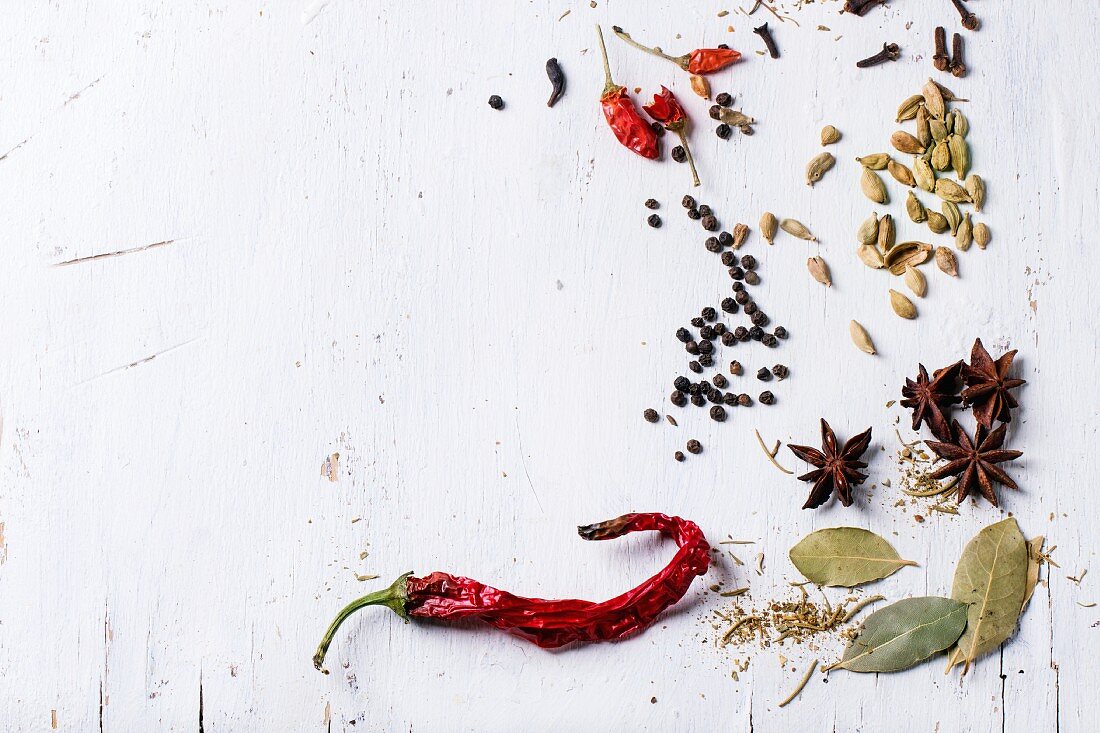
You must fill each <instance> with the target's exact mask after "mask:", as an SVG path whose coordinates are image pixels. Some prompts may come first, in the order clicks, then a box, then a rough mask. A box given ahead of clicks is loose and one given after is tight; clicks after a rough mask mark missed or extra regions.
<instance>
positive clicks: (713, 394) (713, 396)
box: [707, 389, 722, 405]
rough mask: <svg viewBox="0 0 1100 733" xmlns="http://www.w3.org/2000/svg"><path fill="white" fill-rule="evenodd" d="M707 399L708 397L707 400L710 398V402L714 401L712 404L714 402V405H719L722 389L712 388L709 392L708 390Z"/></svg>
mask: <svg viewBox="0 0 1100 733" xmlns="http://www.w3.org/2000/svg"><path fill="white" fill-rule="evenodd" d="M707 399H708V400H710V401H711V402H713V403H714V404H716V405H720V404H722V390H720V389H712V390H711V391H710V392H709V393H708V394H707Z"/></svg>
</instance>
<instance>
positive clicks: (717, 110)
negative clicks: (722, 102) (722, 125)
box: [710, 104, 722, 120]
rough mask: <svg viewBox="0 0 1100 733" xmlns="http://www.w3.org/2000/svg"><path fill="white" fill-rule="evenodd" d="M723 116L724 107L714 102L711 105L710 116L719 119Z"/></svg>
mask: <svg viewBox="0 0 1100 733" xmlns="http://www.w3.org/2000/svg"><path fill="white" fill-rule="evenodd" d="M721 116H722V108H721V107H719V106H718V105H717V104H712V105H711V106H710V118H711V119H712V120H717V119H719V118H720V117H721Z"/></svg>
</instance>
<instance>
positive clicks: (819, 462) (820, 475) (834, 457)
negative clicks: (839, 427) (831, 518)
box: [787, 418, 871, 509]
mask: <svg viewBox="0 0 1100 733" xmlns="http://www.w3.org/2000/svg"><path fill="white" fill-rule="evenodd" d="M870 444H871V428H867V429H866V430H864V431H863V432H862V433H860V434H859V435H857V436H855V437H854V438H850V439H849V440H848V442H847V443H845V444H844V448H842V449H840V450H837V444H836V434H835V433H834V432H833V429H832V428H831V427H829V423H827V422H825V418H822V419H821V450H817V449H816V448H810V447H809V446H805V445H788V446H787V447H788V448H790V449H791V452H792V453H794V454H795V455H796V456H798V457H799V458H801V459H802V460H804V461H806V463H809V464H811V465H813V466H817V469H816V470H814V471H810V472H809V473H805V474H802V475H801V476H799V477H798V479H799V481H813V482H814V487H813V488H812V489H811V490H810V496H809V498H808V499H806V503H805V504H803V505H802V508H803V509H816V508H818V507H819V506H821V505H822V504H824V503H825V502H826V501H827V500H828V499H829V496H830V495H832V493H833V492H834V491H835V492H836V495H837V498H839V499H840V503H841V504H843V505H844V506H851V505H852V486H858V485H859V484H862V483H863V482H864V480H866V478H867V474H865V473H861V472H860V471H859V469H861V468H867V464H866V463H864V462H863V461H861V460H859V458H860V456H862V455H863V452H864V451H865V450H867V446H868V445H870Z"/></svg>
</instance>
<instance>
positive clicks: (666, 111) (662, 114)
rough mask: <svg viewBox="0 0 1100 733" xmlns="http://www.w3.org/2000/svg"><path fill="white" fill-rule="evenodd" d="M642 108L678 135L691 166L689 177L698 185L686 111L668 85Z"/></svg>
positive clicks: (697, 174) (697, 173)
mask: <svg viewBox="0 0 1100 733" xmlns="http://www.w3.org/2000/svg"><path fill="white" fill-rule="evenodd" d="M642 109H644V110H645V111H646V114H648V115H649V116H650V117H652V118H653V119H655V120H657V121H658V122H660V123H661V124H662V125H664V126H665V129H666V130H668V131H669V132H674V133H676V134H677V135H678V136H679V137H680V144H681V145H683V146H684V152H685V153H686V154H687V160H688V164H689V165H690V166H691V178H692V180H693V181H694V182H695V185H696V186H698V185H699V172H698V171H697V170H695V156H693V155H692V154H691V146H690V145H688V139H687V121H688V118H687V113H686V112H684V108H683V106H681V105H680V101H679V100H678V99H676V95H674V94H673V93H672V92H671V91H670V90H669V89H668V87H665V86H662V87H661V92H660V93H659V94H654V95H653V102H652V103H650V104H643V105H642Z"/></svg>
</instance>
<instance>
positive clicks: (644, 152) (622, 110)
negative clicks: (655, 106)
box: [600, 86, 660, 160]
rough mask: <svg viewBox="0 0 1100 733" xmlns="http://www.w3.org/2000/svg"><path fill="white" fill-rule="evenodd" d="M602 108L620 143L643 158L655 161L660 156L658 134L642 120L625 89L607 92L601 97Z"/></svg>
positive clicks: (616, 88) (615, 88)
mask: <svg viewBox="0 0 1100 733" xmlns="http://www.w3.org/2000/svg"><path fill="white" fill-rule="evenodd" d="M600 106H601V107H602V108H603V116H604V118H605V119H607V124H608V125H609V126H610V127H611V131H612V132H614V133H615V137H616V138H618V140H619V142H620V143H622V144H623V145H624V146H625V147H627V148H629V149H631V150H633V151H634V152H635V153H637V154H638V155H640V156H642V157H643V158H649V159H650V160H654V159H656V158H657V157H658V156H659V155H660V151H659V149H658V147H657V135H656V133H654V132H653V128H652V127H650V126H649V123H648V122H646V121H645V120H643V119H642V116H641V115H640V114H639V113H638V110H637V109H636V108H635V107H634V102H633V100H631V99H630V97H629V96H628V95H627V93H626V88H625V87H620V86H617V87H614V88H612V89H611V90H609V91H607V92H605V93H604V95H603V96H602V97H600Z"/></svg>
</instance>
